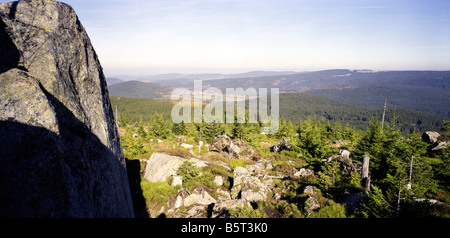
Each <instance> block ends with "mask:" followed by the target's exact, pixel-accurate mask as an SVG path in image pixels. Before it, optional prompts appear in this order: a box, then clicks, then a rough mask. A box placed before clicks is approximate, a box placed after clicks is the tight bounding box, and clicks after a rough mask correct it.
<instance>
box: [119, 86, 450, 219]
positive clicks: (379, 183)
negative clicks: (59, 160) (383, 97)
mask: <svg viewBox="0 0 450 238" xmlns="http://www.w3.org/2000/svg"><path fill="white" fill-rule="evenodd" d="M325 100H326V101H325ZM111 102H112V106H113V110H114V111H115V115H116V117H117V121H118V125H119V133H120V137H121V141H122V146H123V149H124V154H125V156H126V157H127V159H128V160H137V159H144V160H145V159H148V158H149V157H151V156H152V154H153V153H155V152H160V153H166V154H169V155H176V156H180V157H182V158H191V157H197V158H202V160H205V161H208V162H210V163H211V164H213V165H210V166H207V167H204V168H197V167H195V166H193V165H192V164H189V163H187V164H183V166H181V167H180V168H179V169H178V171H177V173H178V174H179V175H180V176H181V177H183V187H184V188H185V189H187V191H189V192H191V193H194V192H195V191H196V190H195V189H197V188H202V189H206V190H205V191H210V193H211V196H213V197H214V198H216V199H219V197H220V195H219V192H214V191H215V190H216V189H217V191H219V190H220V191H229V190H231V188H232V184H233V182H232V181H233V171H234V170H235V168H236V167H245V166H249V165H250V166H251V165H253V164H256V163H261V161H265V162H264V163H265V164H270V165H271V166H272V165H273V169H270V170H267V171H268V172H267V173H268V175H270V176H272V177H274V179H273V182H274V186H275V187H274V188H273V193H269V195H268V196H267V198H266V199H265V200H264V201H259V202H257V203H254V204H253V205H252V206H251V207H236V208H229V214H230V216H231V217H297V218H301V217H303V218H306V217H309V218H312V217H322V218H324V217H338V218H345V217H357V218H390V217H447V218H448V217H449V216H450V208H449V203H450V184H449V181H450V173H449V168H450V150H449V148H446V149H440V150H432V148H435V147H436V145H437V144H438V143H439V142H444V143H447V142H445V141H448V140H449V135H448V133H449V132H450V122H449V121H445V120H442V121H439V117H434V116H431V115H427V114H422V113H416V112H411V111H407V110H403V109H400V108H397V109H396V110H394V108H389V113H388V114H387V117H386V118H387V120H386V121H385V123H384V125H383V126H382V125H381V124H382V123H381V113H382V109H379V110H378V109H377V110H375V109H367V108H362V107H357V106H350V105H347V104H342V103H338V102H335V101H332V100H329V99H324V98H322V97H319V96H313V95H307V94H304V95H297V94H287V95H282V96H281V98H280V106H281V114H282V118H281V120H280V129H279V131H278V132H277V133H276V134H273V135H263V134H261V133H260V127H261V124H259V123H256V124H250V123H248V122H246V123H244V124H239V123H231V124H218V123H211V124H208V123H180V124H174V123H173V122H172V121H171V119H170V111H171V109H172V106H173V103H171V102H168V101H154V100H147V99H133V98H123V97H111ZM419 120H420V122H419ZM428 120H429V121H428ZM413 124H414V125H413ZM422 125H423V126H422ZM430 128H431V129H433V130H435V131H438V132H440V133H441V136H440V137H439V138H438V142H435V143H429V142H428V143H427V142H424V140H423V138H422V132H423V131H424V130H426V129H430ZM221 135H227V136H229V137H231V138H232V139H233V141H234V142H235V143H237V144H248V145H249V146H251V148H252V149H253V150H255V151H256V155H254V156H252V157H248V158H240V157H233V158H229V157H224V156H223V155H222V154H219V153H213V152H211V151H210V150H209V149H208V148H209V147H205V146H201V148H200V147H199V151H198V152H197V151H196V150H189V149H186V148H182V147H179V144H180V143H179V141H178V140H179V138H180V137H181V138H185V143H187V144H192V145H198V143H199V141H203V142H205V143H206V144H205V145H207V146H210V144H212V143H214V142H215V138H217V137H219V136H221ZM286 138H289V141H290V143H291V145H292V147H290V148H289V149H287V150H283V151H281V152H279V151H278V152H277V151H273V150H272V147H271V145H274V144H276V143H279V142H280V141H284V139H286ZM269 145H270V146H269ZM340 150H348V151H349V152H350V157H349V159H350V162H349V161H348V160H347V161H346V162H343V161H341V160H334V159H333V158H342V157H340V156H338V154H339V153H340ZM366 155H367V156H369V157H370V184H369V187H368V188H369V189H367V184H366V183H365V181H366V180H363V179H362V178H361V175H360V172H358V171H357V170H355V169H354V168H357V167H358V166H359V167H360V166H362V163H363V158H364V157H365V156H366ZM324 161H327V162H324ZM217 164H221V165H220V166H219V165H217ZM349 165H350V167H348V166H349ZM223 166H225V167H227V168H228V169H224V168H223ZM355 166H356V167H355ZM141 167H142V168H141V170H142V169H144V168H145V162H141ZM352 168H353V169H352ZM302 169H303V170H304V169H306V170H311V171H314V175H313V176H308V177H301V178H300V179H298V178H294V177H292V174H293V173H294V172H295V171H301V170H302ZM189 171H190V172H189ZM234 174H235V173H234ZM217 175H220V176H222V177H225V178H227V180H226V181H225V182H224V184H223V185H221V186H220V187H217V185H215V184H214V183H213V180H214V176H217ZM170 184H171V181H170V180H168V181H166V182H157V183H153V182H149V181H147V180H146V179H144V178H142V180H141V184H140V186H141V187H142V193H143V196H144V198H145V200H146V203H147V208H146V209H147V211H148V213H149V216H150V217H156V216H158V211H160V210H164V207H167V206H168V204H170V201H171V200H173V199H174V196H176V195H177V194H178V193H179V192H180V191H181V190H180V187H173V186H171V185H170ZM305 186H313V187H314V189H315V190H314V191H315V193H314V197H315V198H316V200H317V201H318V203H319V206H320V209H316V210H314V212H311V211H308V209H306V208H305V207H306V204H307V203H308V201H309V199H308V200H306V199H307V198H309V197H307V196H306V195H305V192H304V191H305ZM231 192H232V191H231ZM350 195H351V196H357V197H358V199H359V200H358V199H357V200H358V202H357V206H356V207H352V206H350V205H348V204H347V203H346V202H347V199H348V197H351V196H350ZM305 200H306V202H305ZM190 208H192V207H189V208H184V209H185V210H183V209H182V208H178V210H176V211H175V212H174V213H170V214H169V215H168V216H169V217H185V215H183V214H186V213H187V210H188V209H190ZM180 209H181V210H180ZM205 214H206V212H205ZM206 216H207V215H205V217H206Z"/></svg>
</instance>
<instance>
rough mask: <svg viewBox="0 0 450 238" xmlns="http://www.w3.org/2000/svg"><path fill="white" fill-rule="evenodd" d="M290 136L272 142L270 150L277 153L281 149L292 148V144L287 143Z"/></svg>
mask: <svg viewBox="0 0 450 238" xmlns="http://www.w3.org/2000/svg"><path fill="white" fill-rule="evenodd" d="M289 141H290V138H289V137H287V138H283V140H282V141H281V142H280V143H276V144H274V145H273V146H272V147H271V148H270V151H272V152H275V153H279V152H281V151H283V150H292V146H293V145H292V144H291V143H289Z"/></svg>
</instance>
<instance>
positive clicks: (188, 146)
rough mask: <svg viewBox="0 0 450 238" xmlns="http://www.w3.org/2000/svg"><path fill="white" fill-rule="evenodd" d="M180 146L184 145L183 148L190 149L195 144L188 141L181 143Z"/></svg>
mask: <svg viewBox="0 0 450 238" xmlns="http://www.w3.org/2000/svg"><path fill="white" fill-rule="evenodd" d="M180 147H183V148H185V149H189V150H191V149H192V148H194V146H193V145H190V144H186V143H181V145H180Z"/></svg>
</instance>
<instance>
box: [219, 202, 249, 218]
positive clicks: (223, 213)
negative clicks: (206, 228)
mask: <svg viewBox="0 0 450 238" xmlns="http://www.w3.org/2000/svg"><path fill="white" fill-rule="evenodd" d="M245 206H249V207H251V204H250V203H249V202H248V201H246V200H244V199H235V200H227V201H223V202H220V203H216V204H214V206H213V207H212V212H211V218H230V212H229V210H230V209H234V208H236V207H245Z"/></svg>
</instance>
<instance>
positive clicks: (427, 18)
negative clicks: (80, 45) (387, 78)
mask: <svg viewBox="0 0 450 238" xmlns="http://www.w3.org/2000/svg"><path fill="white" fill-rule="evenodd" d="M62 1H63V2H66V3H68V4H70V5H71V6H72V7H73V8H74V9H75V11H76V12H77V14H78V16H79V18H80V20H81V22H82V24H83V25H84V27H85V28H86V30H87V32H88V34H89V36H90V37H91V41H92V43H93V44H94V48H95V49H96V51H97V53H98V55H99V57H100V60H101V63H102V65H103V67H104V70H105V73H106V74H107V75H114V74H157V73H175V72H178V73H200V72H202V73H215V72H218V73H234V72H244V71H251V70H294V71H303V70H319V69H330V68H349V69H355V68H370V69H386V70H404V69H411V70H413V69H430V70H450V1H448V0H421V1H417V0H149V1H147V0H62Z"/></svg>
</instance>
